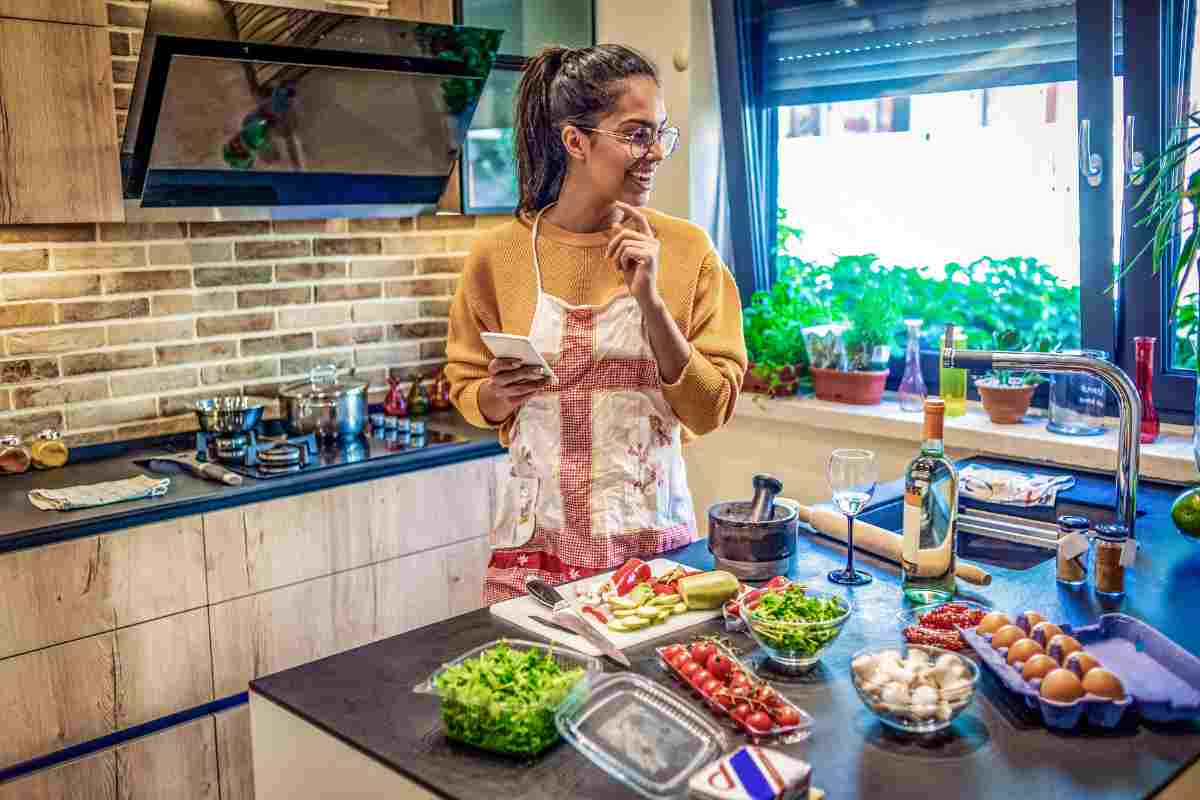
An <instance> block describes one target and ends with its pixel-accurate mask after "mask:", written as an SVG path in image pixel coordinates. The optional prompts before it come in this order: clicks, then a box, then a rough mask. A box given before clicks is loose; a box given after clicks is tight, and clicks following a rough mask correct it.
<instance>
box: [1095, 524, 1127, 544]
mask: <svg viewBox="0 0 1200 800" xmlns="http://www.w3.org/2000/svg"><path fill="white" fill-rule="evenodd" d="M1095 531H1096V536H1097V537H1098V538H1100V539H1103V540H1105V541H1106V542H1123V541H1125V540H1126V539H1128V538H1129V529H1128V528H1126V527H1125V526H1124V525H1122V524H1121V523H1119V522H1105V523H1103V524H1101V525H1097V526H1096V528H1095Z"/></svg>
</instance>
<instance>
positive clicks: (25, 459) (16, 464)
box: [0, 434, 33, 475]
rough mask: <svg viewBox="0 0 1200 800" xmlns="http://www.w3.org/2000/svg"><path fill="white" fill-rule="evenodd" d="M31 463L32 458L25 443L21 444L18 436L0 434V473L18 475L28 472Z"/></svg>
mask: <svg viewBox="0 0 1200 800" xmlns="http://www.w3.org/2000/svg"><path fill="white" fill-rule="evenodd" d="M32 463H33V458H32V457H31V456H30V455H29V450H28V449H27V448H26V447H25V445H23V444H21V437H20V436H14V435H12V434H8V435H6V436H0V473H3V474H6V475H19V474H20V473H22V472H28V471H29V465H30V464H32Z"/></svg>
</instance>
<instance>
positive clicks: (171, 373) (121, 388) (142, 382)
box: [109, 368, 199, 397]
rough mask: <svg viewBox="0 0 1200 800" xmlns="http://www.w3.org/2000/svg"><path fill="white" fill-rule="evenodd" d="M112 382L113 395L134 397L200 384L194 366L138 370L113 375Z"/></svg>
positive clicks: (188, 387)
mask: <svg viewBox="0 0 1200 800" xmlns="http://www.w3.org/2000/svg"><path fill="white" fill-rule="evenodd" d="M109 382H110V383H111V384H112V394H113V397H133V396H135V395H145V394H158V393H159V392H173V391H178V390H180V389H195V388H196V387H197V386H198V385H199V384H198V382H197V380H196V370H195V369H194V368H183V369H165V370H154V371H153V372H137V373H131V374H127V375H113V376H112V378H110V379H109Z"/></svg>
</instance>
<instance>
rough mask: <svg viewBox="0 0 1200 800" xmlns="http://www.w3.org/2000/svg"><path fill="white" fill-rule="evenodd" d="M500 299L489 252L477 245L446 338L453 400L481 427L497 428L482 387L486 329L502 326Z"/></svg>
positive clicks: (487, 360)
mask: <svg viewBox="0 0 1200 800" xmlns="http://www.w3.org/2000/svg"><path fill="white" fill-rule="evenodd" d="M499 327H500V326H499V313H498V301H497V297H496V293H495V291H494V286H493V283H492V279H491V275H490V274H489V270H488V259H487V255H486V251H485V250H484V249H483V248H482V247H478V246H477V247H476V248H474V249H473V250H472V251H471V253H470V255H468V256H467V261H466V264H465V266H464V269H463V274H462V278H461V280H460V281H459V282H458V288H457V289H456V290H455V292H454V299H453V300H452V301H451V303H450V322H449V330H448V332H447V340H446V377H447V378H448V379H449V380H450V402H451V403H453V404H454V407H455V408H457V409H458V410H459V413H461V414H462V415H463V417H464V418H465V419H466V420H467V422H469V423H471V424H472V425H474V426H476V427H477V428H497V427H500V426H499V425H498V424H497V423H494V422H492V421H491V420H489V419H487V418H486V417H485V416H484V415H483V412H482V411H481V410H480V408H479V387H480V386H481V385H482V384H483V382H484V380H485V379H486V378H487V377H488V364H489V363H490V362H491V360H492V354H491V351H490V350H488V348H487V345H485V344H484V343H483V338H482V337H481V336H480V333H481V332H482V331H487V330H498V329H499Z"/></svg>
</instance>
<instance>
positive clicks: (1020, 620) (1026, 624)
mask: <svg viewBox="0 0 1200 800" xmlns="http://www.w3.org/2000/svg"><path fill="white" fill-rule="evenodd" d="M1045 621H1046V618H1045V617H1043V616H1042V615H1041V614H1040V613H1038V612H1037V611H1026V612H1024V613H1023V614H1021V616H1019V617H1017V627H1018V628H1020V629H1021V630H1022V631H1024V632H1025V635H1026V636H1028V635H1029V633H1030V631H1032V630H1033V626H1034V625H1037V624H1038V623H1039V622H1045Z"/></svg>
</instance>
